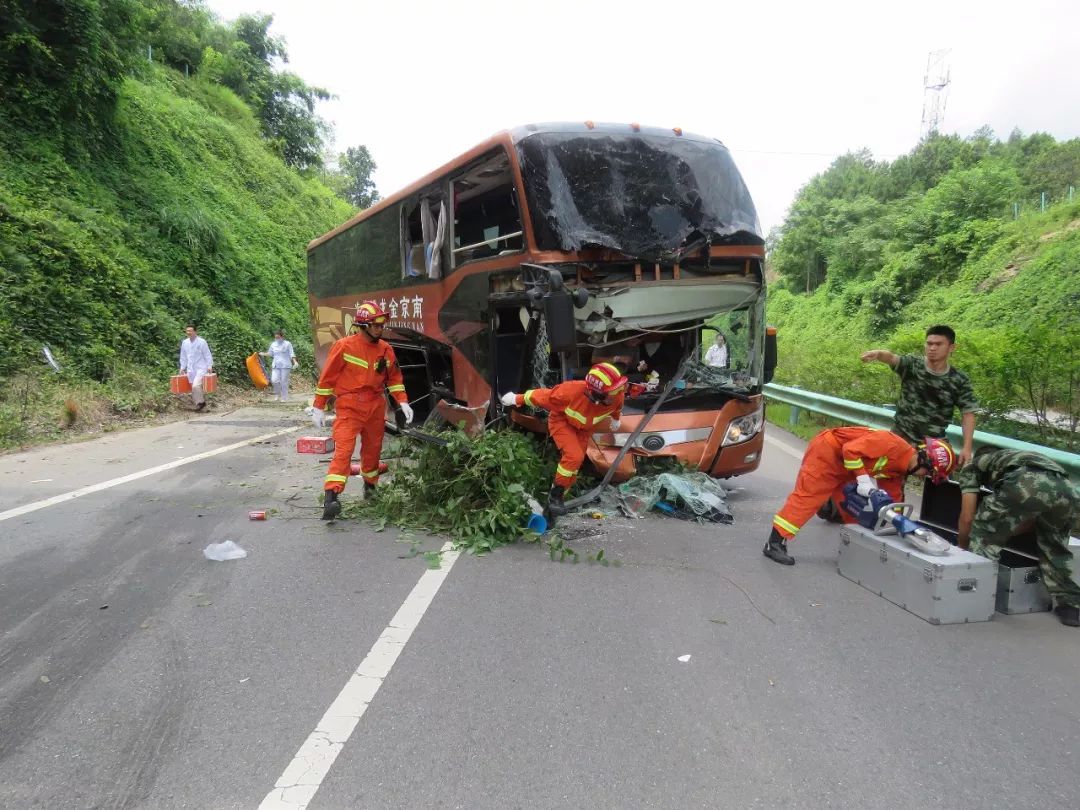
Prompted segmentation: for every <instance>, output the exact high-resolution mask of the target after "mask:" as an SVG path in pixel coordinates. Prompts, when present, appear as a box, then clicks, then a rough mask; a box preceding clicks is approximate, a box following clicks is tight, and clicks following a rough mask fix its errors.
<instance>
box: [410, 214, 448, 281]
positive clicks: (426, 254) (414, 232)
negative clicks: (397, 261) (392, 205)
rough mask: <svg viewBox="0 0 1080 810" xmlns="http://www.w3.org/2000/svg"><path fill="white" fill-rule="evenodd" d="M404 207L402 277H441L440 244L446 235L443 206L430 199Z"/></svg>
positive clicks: (441, 258)
mask: <svg viewBox="0 0 1080 810" xmlns="http://www.w3.org/2000/svg"><path fill="white" fill-rule="evenodd" d="M411 205H412V207H411V208H410V207H409V204H406V205H405V206H403V209H402V226H401V230H402V273H401V277H402V278H417V277H421V276H427V277H429V278H441V277H442V265H443V250H442V247H443V243H444V241H445V238H446V237H445V234H446V217H447V213H446V205H445V204H444V203H443V202H442V200H440V199H437V198H433V197H421V198H420V199H419V200H415V201H413V202H412V204H411Z"/></svg>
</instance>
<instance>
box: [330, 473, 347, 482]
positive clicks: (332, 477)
mask: <svg viewBox="0 0 1080 810" xmlns="http://www.w3.org/2000/svg"><path fill="white" fill-rule="evenodd" d="M348 480H349V479H348V478H347V477H346V476H344V475H336V474H334V473H330V474H329V475H328V476H326V483H328V484H331V483H335V484H344V483H345V482H346V481H348Z"/></svg>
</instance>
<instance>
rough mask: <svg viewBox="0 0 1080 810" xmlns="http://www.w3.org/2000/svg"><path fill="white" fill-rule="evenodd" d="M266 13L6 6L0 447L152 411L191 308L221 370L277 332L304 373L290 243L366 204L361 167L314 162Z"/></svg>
mask: <svg viewBox="0 0 1080 810" xmlns="http://www.w3.org/2000/svg"><path fill="white" fill-rule="evenodd" d="M270 22H271V19H270V17H268V16H263V17H242V18H240V19H239V20H237V21H236V22H235V23H232V24H229V25H226V24H223V23H221V22H219V21H218V20H216V19H215V18H214V17H213V16H212V15H211V14H210V13H209V12H208V11H207V10H206V9H205V8H203V6H202V5H201V2H199V0H194V1H192V0H187V1H186V2H185V1H178V0H138V1H137V0H67V1H66V2H61V1H60V0H14V1H13V0H0V447H3V446H6V445H10V444H13V443H18V442H20V441H23V440H25V439H27V438H30V437H31V435H33V434H34V433H37V432H41V431H44V432H48V431H49V430H55V428H56V426H57V425H62V424H70V423H71V422H73V421H77V420H78V419H79V418H80V413H81V412H85V411H86V406H87V405H88V403H89V401H91V400H93V401H94V402H95V403H97V405H98V406H99V408H100V407H101V406H102V405H103V406H104V407H105V408H106V409H108V410H111V411H112V412H114V413H115V412H118V411H119V412H134V413H138V412H145V411H153V410H156V409H159V408H161V407H162V406H163V404H164V402H163V400H164V399H165V398H164V397H162V393H163V392H164V391H165V386H166V377H167V376H168V374H169V373H171V371H170V370H171V369H173V368H175V363H176V354H177V348H178V346H179V341H180V339H181V338H182V335H183V326H184V324H185V322H187V321H189V320H194V321H196V322H197V323H199V324H200V329H201V333H202V334H203V335H204V336H205V337H206V338H207V339H208V340H209V342H210V345H211V348H212V349H213V351H214V355H215V359H216V370H217V371H218V372H219V376H220V377H221V378H222V379H223V381H224V382H228V381H229V380H230V379H234V380H238V379H240V378H242V377H243V376H244V366H243V358H244V357H246V356H247V355H248V354H249V353H250V352H251V351H253V350H255V349H256V348H265V344H266V343H267V342H268V340H269V336H270V333H271V331H272V330H273V329H275V328H278V327H284V328H285V329H286V330H288V331H289V333H290V334H291V335H292V336H293V337H294V338H297V340H296V341H295V342H296V344H297V349H298V351H299V353H300V355H301V360H302V361H305V360H306V361H308V362H307V368H309V369H310V368H311V364H310V360H311V352H310V347H309V346H308V343H307V341H306V340H305V335H306V333H307V331H308V325H307V306H306V295H305V278H306V275H305V264H304V246H305V244H306V243H307V241H308V240H310V239H311V238H313V237H314V236H316V235H318V234H320V233H322V232H324V231H325V230H327V229H329V228H330V227H333V226H334V225H336V224H338V223H340V222H341V221H343V220H344V219H346V218H347V217H348V216H350V215H351V214H352V213H353V212H354V210H355V209H354V208H353V207H352V205H350V204H349V202H346V199H351V200H356V201H359V202H362V203H363V204H370V203H371V202H372V201H373V200H374V199H377V194H376V193H375V192H374V188H373V186H371V184H370V172H371V170H372V169H373V168H374V163H373V162H372V161H371V156H370V155H369V154H368V153H367V150H366V149H365V148H364V147H357V148H353V149H350V150H349V151H348V153H347V158H348V160H349V161H351V162H350V163H348V164H347V165H346V164H345V163H344V162H343V168H345V169H346V171H345V172H338V171H328V170H326V169H325V168H323V165H322V164H323V158H322V155H323V152H324V149H325V146H324V139H325V138H326V136H327V134H328V133H327V129H326V126H325V125H324V124H323V122H322V121H320V120H319V118H318V116H317V115H315V112H314V104H315V101H316V100H317V99H319V98H324V97H325V96H326V94H325V92H324V91H322V90H320V89H318V88H313V87H309V86H308V85H306V84H305V83H304V82H303V81H302V80H301V79H300V78H298V77H297V76H295V75H293V74H290V73H288V72H284V71H282V70H280V65H281V64H282V63H283V62H284V61H285V59H286V53H285V48H284V43H283V42H281V41H280V40H279V39H276V38H274V37H272V36H270V34H269V26H270ZM350 171H351V172H352V176H350V174H349V172H350ZM356 172H360V173H361V174H360V175H359V176H356V174H355V173H356ZM46 345H47V346H49V347H50V348H51V350H52V353H53V355H54V356H55V358H56V360H57V361H58V363H59V366H60V368H61V372H60V373H54V372H53V371H52V370H51V368H50V366H49V365H47V364H46V363H45V362H44V359H43V351H42V347H43V346H46ZM65 401H66V404H65Z"/></svg>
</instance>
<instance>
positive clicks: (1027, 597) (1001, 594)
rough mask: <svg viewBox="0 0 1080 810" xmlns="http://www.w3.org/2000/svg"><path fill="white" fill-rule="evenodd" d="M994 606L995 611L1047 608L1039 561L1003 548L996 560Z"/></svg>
mask: <svg viewBox="0 0 1080 810" xmlns="http://www.w3.org/2000/svg"><path fill="white" fill-rule="evenodd" d="M998 563H999V565H998V584H997V609H998V612H999V613H1039V612H1040V611H1044V610H1050V592H1049V591H1048V590H1046V584H1045V583H1044V582H1043V578H1042V571H1041V570H1039V561H1038V559H1037V558H1034V557H1032V556H1030V555H1028V554H1024V553H1023V552H1020V551H1016V550H1014V549H1008V548H1007V549H1003V550H1002V552H1001V558H1000V559H999V560H998Z"/></svg>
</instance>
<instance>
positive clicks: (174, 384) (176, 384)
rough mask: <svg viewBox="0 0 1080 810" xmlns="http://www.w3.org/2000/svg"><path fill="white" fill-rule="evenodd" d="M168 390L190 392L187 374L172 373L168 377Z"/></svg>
mask: <svg viewBox="0 0 1080 810" xmlns="http://www.w3.org/2000/svg"><path fill="white" fill-rule="evenodd" d="M169 390H170V391H172V392H173V393H174V394H190V393H191V381H190V380H189V379H188V378H187V374H174V375H173V376H171V377H169Z"/></svg>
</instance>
